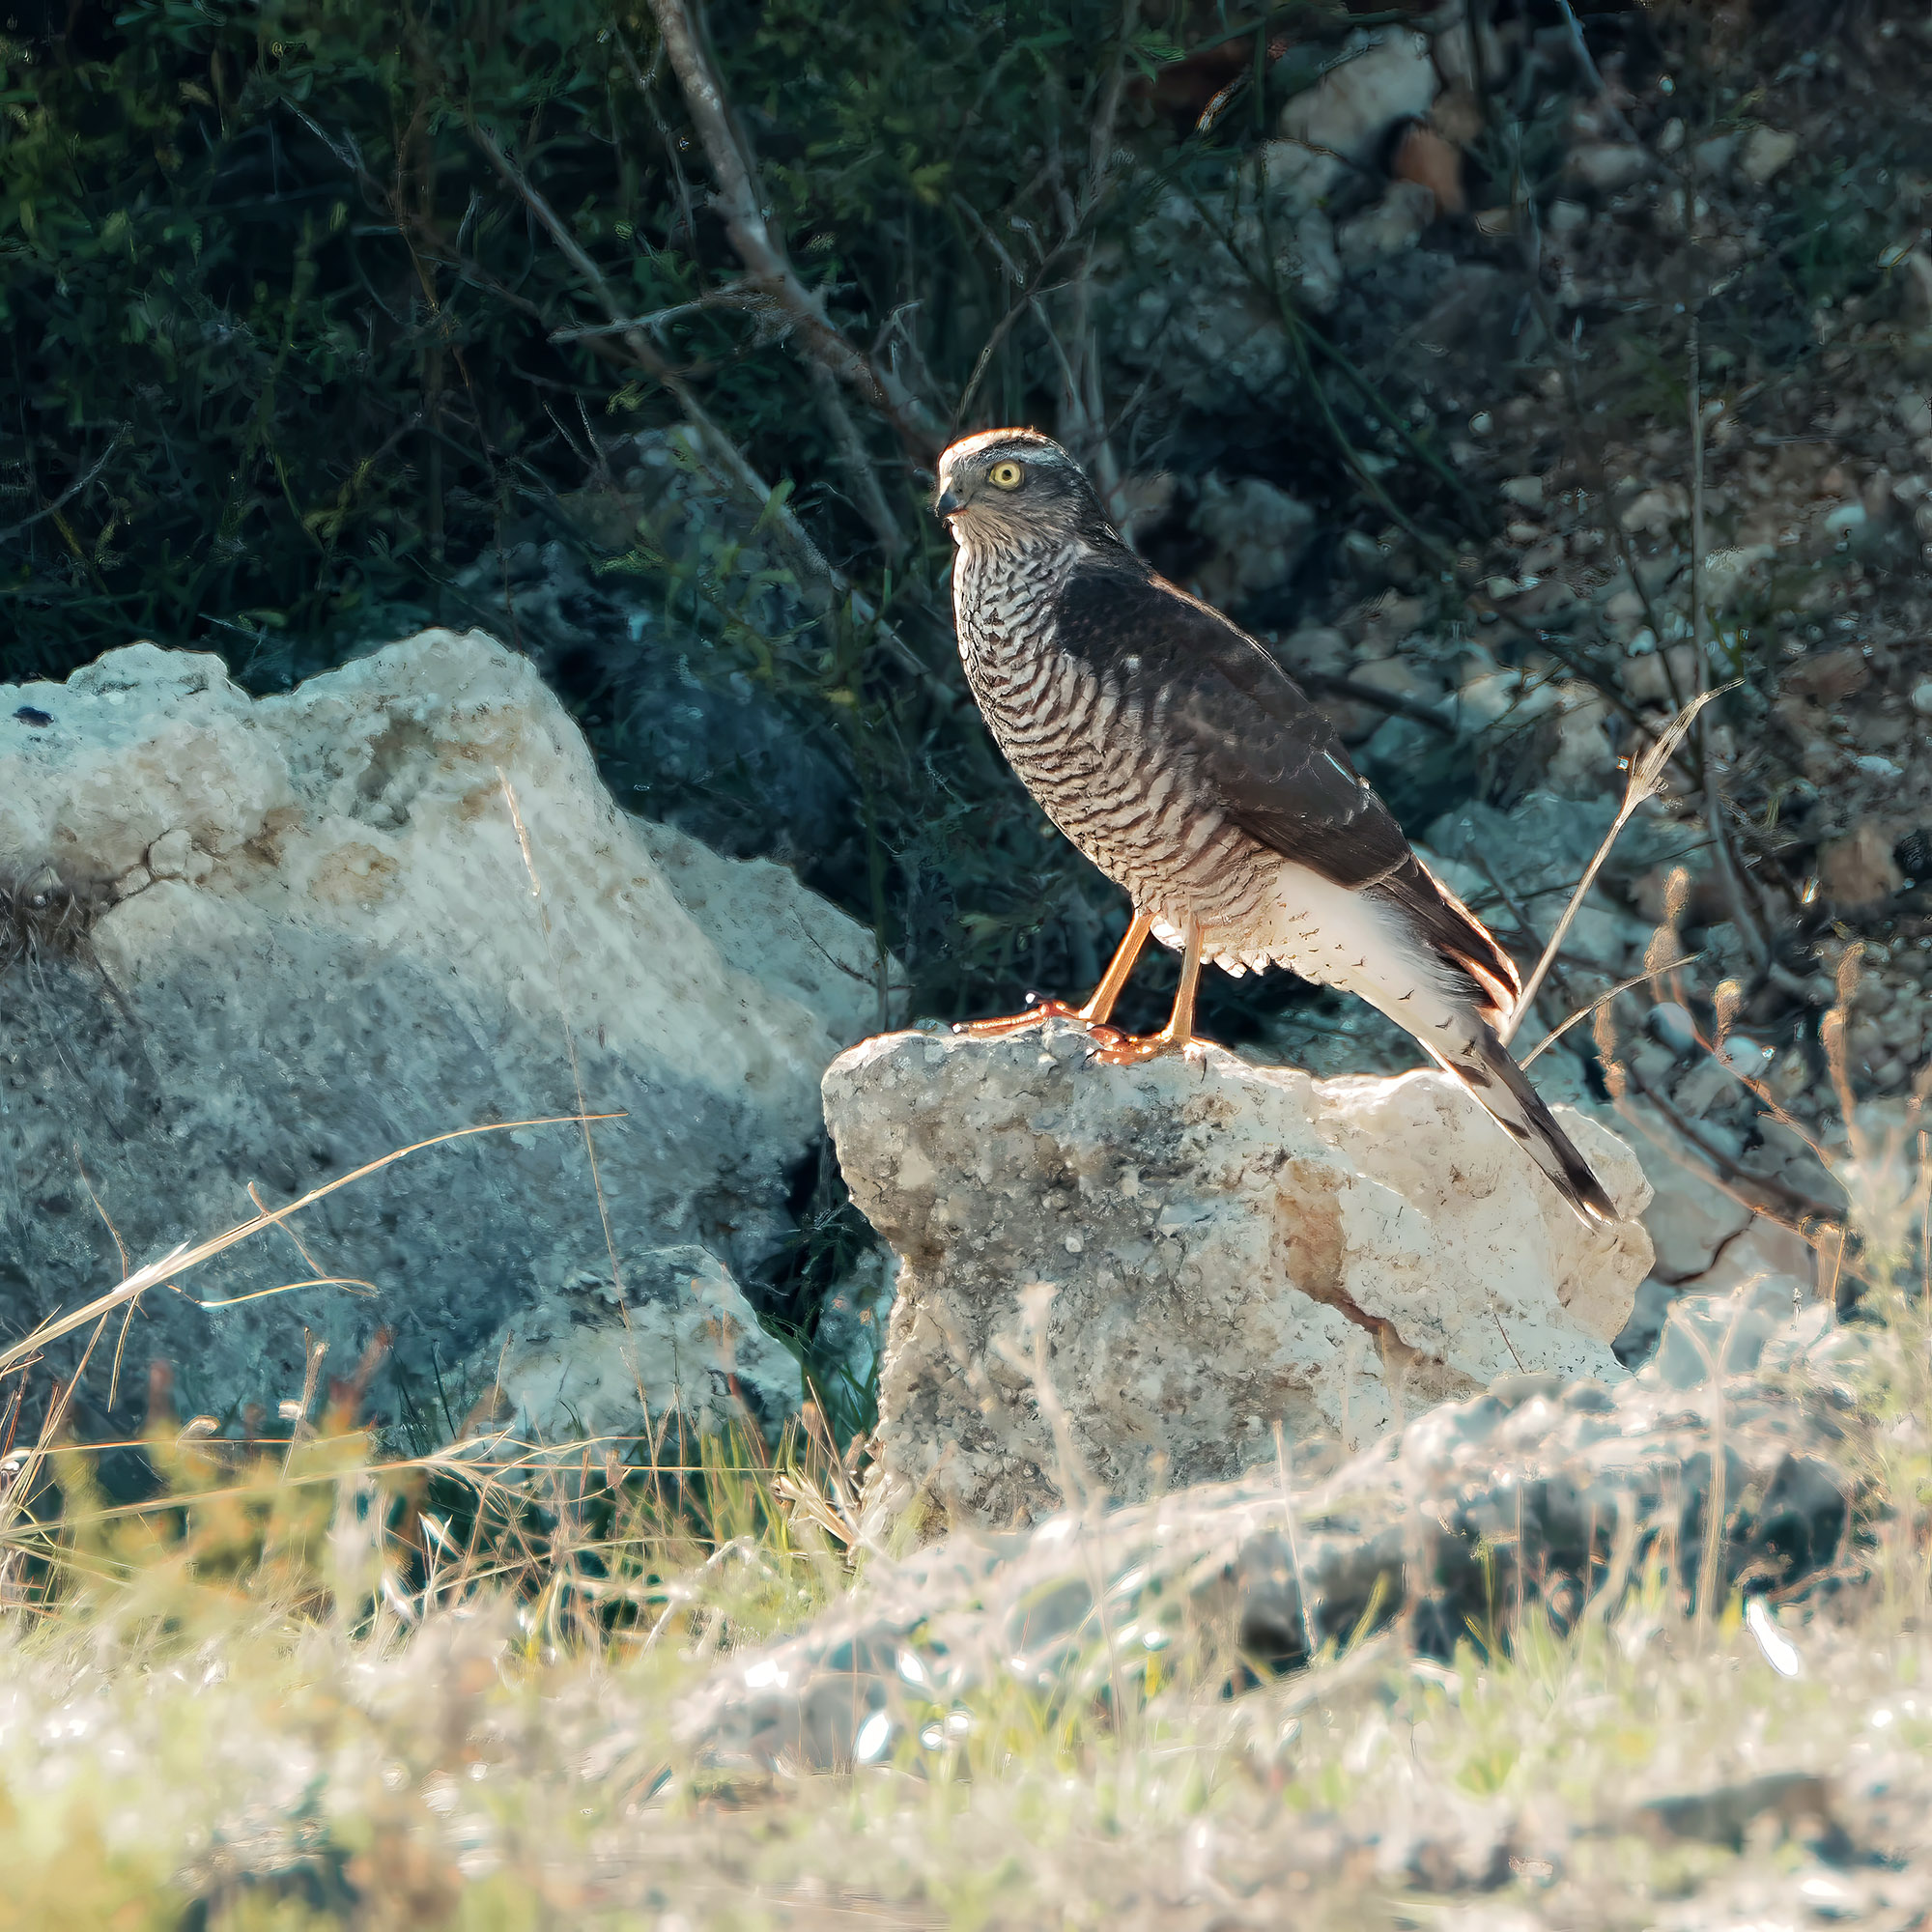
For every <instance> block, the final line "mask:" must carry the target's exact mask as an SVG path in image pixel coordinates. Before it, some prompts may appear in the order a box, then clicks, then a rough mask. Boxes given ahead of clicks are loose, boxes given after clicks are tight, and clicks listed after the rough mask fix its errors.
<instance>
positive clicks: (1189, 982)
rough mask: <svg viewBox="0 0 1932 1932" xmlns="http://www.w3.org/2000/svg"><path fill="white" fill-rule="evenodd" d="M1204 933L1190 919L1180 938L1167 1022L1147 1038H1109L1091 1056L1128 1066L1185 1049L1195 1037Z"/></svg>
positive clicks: (1181, 1051)
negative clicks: (1176, 982) (1177, 978)
mask: <svg viewBox="0 0 1932 1932" xmlns="http://www.w3.org/2000/svg"><path fill="white" fill-rule="evenodd" d="M1203 937H1204V935H1203V933H1202V930H1201V923H1200V921H1198V920H1189V921H1188V923H1187V932H1186V936H1185V937H1184V938H1183V940H1182V942H1181V953H1180V984H1179V986H1178V987H1177V988H1176V989H1175V994H1174V1011H1173V1012H1172V1013H1170V1014H1169V1015H1168V1021H1167V1024H1166V1025H1165V1026H1164V1027H1162V1028H1161V1030H1160V1031H1159V1032H1158V1033H1157V1034H1154V1035H1152V1036H1151V1037H1149V1038H1145V1039H1133V1038H1116V1039H1114V1040H1111V1041H1109V1042H1108V1043H1107V1044H1106V1045H1105V1046H1103V1047H1101V1049H1100V1050H1099V1052H1098V1053H1096V1054H1095V1055H1094V1058H1095V1059H1096V1060H1103V1061H1105V1062H1106V1063H1107V1065H1110V1066H1131V1065H1135V1063H1137V1062H1139V1061H1143V1060H1152V1059H1155V1058H1156V1057H1157V1056H1158V1055H1160V1054H1163V1053H1184V1052H1185V1051H1186V1050H1187V1043H1188V1041H1189V1040H1191V1039H1192V1038H1193V1037H1194V996H1195V994H1196V993H1197V992H1198V991H1199V989H1200V985H1201V946H1202V940H1203Z"/></svg>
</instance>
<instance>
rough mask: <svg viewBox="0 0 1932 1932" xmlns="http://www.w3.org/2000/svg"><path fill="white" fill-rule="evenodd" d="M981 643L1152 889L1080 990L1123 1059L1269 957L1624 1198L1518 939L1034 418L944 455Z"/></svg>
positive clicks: (1023, 764) (1082, 814) (1601, 1202)
mask: <svg viewBox="0 0 1932 1932" xmlns="http://www.w3.org/2000/svg"><path fill="white" fill-rule="evenodd" d="M933 507H934V509H935V510H936V511H937V512H938V514H939V515H940V516H942V517H943V518H944V519H945V520H946V522H947V524H948V526H950V527H951V529H952V538H953V542H954V543H955V544H956V545H957V547H958V554H957V555H956V557H955V558H954V561H953V571H952V605H953V614H954V618H955V621H956V624H957V628H958V634H959V654H960V657H961V658H962V659H963V660H964V662H965V666H966V675H967V678H968V680H969V682H970V683H971V685H972V687H973V695H974V696H975V697H977V698H978V699H979V702H980V710H981V711H982V712H983V713H984V714H985V717H986V722H987V724H988V725H990V726H991V727H992V731H993V735H994V737H995V738H996V739H997V740H998V741H999V744H1000V748H1001V750H1002V751H1004V752H1005V753H1006V755H1007V757H1008V759H1009V761H1010V762H1011V764H1012V767H1013V769H1014V770H1015V771H1016V772H1017V773H1018V774H1019V776H1020V778H1021V780H1022V781H1024V782H1025V784H1026V786H1027V789H1028V790H1029V791H1031V792H1032V793H1033V795H1034V797H1035V798H1036V799H1037V800H1038V801H1039V803H1040V805H1041V806H1042V807H1043V808H1044V810H1045V811H1046V813H1047V815H1048V816H1049V817H1050V818H1051V819H1052V820H1053V822H1054V823H1055V824H1056V825H1058V826H1059V827H1060V829H1061V830H1062V831H1063V832H1065V834H1066V836H1067V837H1068V838H1071V839H1072V840H1073V842H1074V843H1075V844H1076V845H1077V846H1079V847H1080V849H1081V850H1082V851H1083V852H1085V853H1086V855H1087V856H1088V857H1089V858H1090V859H1091V860H1093V862H1094V865H1096V866H1097V867H1099V868H1100V869H1101V871H1103V872H1105V873H1106V874H1107V876H1108V877H1109V878H1110V879H1112V880H1114V881H1115V882H1116V883H1117V884H1118V885H1120V886H1122V887H1123V888H1124V889H1125V890H1126V892H1127V894H1128V895H1129V896H1130V897H1131V899H1132V901H1133V921H1132V923H1131V924H1130V925H1129V926H1128V928H1127V935H1126V938H1125V939H1124V940H1123V941H1122V945H1121V948H1120V951H1119V952H1117V953H1116V954H1115V956H1114V959H1113V963H1112V964H1111V965H1110V966H1109V967H1108V968H1107V971H1106V974H1105V976H1104V977H1103V978H1102V980H1101V981H1100V984H1099V986H1098V988H1097V989H1096V990H1095V991H1094V996H1093V998H1092V999H1090V1000H1089V1001H1088V1002H1087V1004H1086V1005H1085V1006H1084V1007H1081V1008H1079V1009H1070V1008H1067V1007H1065V1006H1063V1005H1061V1004H1060V1003H1059V1002H1057V1001H1050V1002H1047V1003H1045V1004H1043V1005H1041V1006H1037V1007H1035V1008H1033V1009H1031V1010H1029V1011H1028V1012H1026V1013H1024V1014H1015V1015H1014V1016H1012V1018H1010V1019H1007V1020H992V1021H982V1022H980V1023H979V1026H980V1030H981V1031H986V1032H999V1031H1003V1030H1008V1029H1010V1028H1012V1027H1016V1026H1024V1025H1028V1024H1031V1023H1033V1022H1035V1021H1037V1020H1039V1019H1042V1018H1045V1017H1048V1016H1051V1015H1054V1014H1065V1015H1067V1016H1069V1017H1072V1018H1074V1019H1078V1020H1080V1021H1082V1022H1084V1023H1085V1024H1087V1025H1088V1026H1090V1027H1092V1028H1094V1029H1095V1030H1096V1031H1097V1032H1099V1033H1100V1035H1101V1039H1102V1044H1101V1047H1100V1051H1101V1053H1102V1055H1103V1057H1105V1058H1107V1059H1110V1060H1115V1061H1128V1060H1135V1059H1141V1058H1145V1057H1147V1056H1150V1055H1151V1054H1155V1053H1162V1052H1170V1051H1175V1050H1178V1049H1180V1048H1183V1047H1184V1046H1185V1045H1186V1044H1187V1042H1188V1040H1189V1039H1190V1038H1191V1037H1192V1029H1193V1013H1194V996H1195V988H1196V986H1197V983H1198V981H1199V979H1200V972H1201V965H1202V962H1203V961H1204V960H1208V961H1211V962H1213V963H1214V964H1215V965H1218V966H1220V967H1223V968H1224V969H1225V970H1227V971H1228V972H1230V973H1236V974H1238V973H1243V972H1247V971H1249V970H1251V969H1252V970H1256V971H1259V970H1260V969H1262V968H1264V967H1265V966H1268V965H1274V964H1278V965H1283V966H1288V967H1291V968H1293V971H1295V972H1296V973H1298V974H1300V975H1301V976H1302V977H1303V978H1304V979H1307V980H1316V981H1318V982H1320V983H1321V984H1323V985H1328V986H1335V987H1339V988H1340V989H1342V990H1343V991H1346V992H1350V993H1353V994H1355V995H1356V996H1357V997H1358V998H1360V999H1363V1000H1366V1001H1367V1002H1368V1003H1369V1005H1370V1006H1372V1007H1374V1008H1376V1009H1378V1011H1380V1012H1383V1013H1386V1014H1387V1015H1388V1016H1389V1018H1390V1019H1392V1020H1394V1021H1395V1022H1396V1023H1397V1024H1398V1025H1400V1026H1402V1027H1405V1028H1406V1029H1407V1031H1408V1032H1409V1033H1411V1034H1412V1035H1414V1037H1416V1039H1418V1040H1419V1041H1420V1042H1421V1043H1422V1045H1423V1047H1424V1048H1425V1049H1426V1050H1427V1051H1428V1053H1429V1054H1430V1056H1431V1057H1432V1058H1433V1059H1434V1060H1435V1061H1436V1063H1437V1064H1438V1065H1441V1066H1442V1067H1444V1068H1445V1069H1446V1070H1447V1071H1448V1072H1450V1073H1452V1074H1454V1075H1455V1076H1456V1078H1458V1079H1459V1080H1461V1081H1462V1082H1463V1085H1464V1086H1465V1087H1466V1088H1467V1089H1468V1090H1469V1092H1470V1093H1471V1094H1474V1096H1475V1097H1476V1099H1477V1100H1478V1101H1479V1102H1480V1103H1481V1104H1482V1105H1483V1106H1484V1107H1485V1108H1486V1109H1487V1110H1488V1111H1489V1112H1490V1114H1492V1116H1493V1117H1494V1118H1495V1120H1496V1121H1497V1122H1500V1123H1501V1125H1502V1126H1503V1127H1504V1128H1505V1129H1507V1131H1508V1132H1509V1133H1510V1134H1511V1135H1512V1136H1514V1138H1515V1139H1516V1140H1517V1141H1518V1142H1519V1143H1520V1145H1521V1146H1522V1147H1523V1148H1524V1149H1525V1150H1526V1151H1528V1153H1529V1156H1530V1158H1531V1159H1532V1160H1534V1161H1535V1163H1536V1164H1537V1166H1538V1167H1540V1168H1541V1169H1542V1170H1543V1172H1544V1173H1545V1174H1547V1175H1548V1177H1549V1179H1551V1180H1552V1181H1553V1182H1554V1183H1555V1185H1556V1187H1557V1189H1558V1190H1559V1191H1560V1192H1561V1193H1562V1194H1563V1196H1564V1198H1565V1199H1566V1200H1568V1201H1569V1202H1570V1203H1571V1204H1572V1205H1573V1206H1574V1207H1575V1208H1577V1211H1578V1212H1579V1213H1581V1214H1582V1215H1584V1216H1585V1217H1586V1218H1587V1219H1591V1220H1610V1219H1614V1218H1615V1213H1616V1210H1615V1208H1613V1206H1612V1205H1611V1203H1610V1200H1609V1197H1608V1196H1607V1195H1606V1194H1605V1192H1604V1189H1603V1186H1602V1184H1601V1183H1600V1182H1599V1181H1598V1179H1597V1178H1596V1176H1595V1175H1594V1174H1592V1173H1591V1171H1590V1168H1589V1166H1588V1165H1587V1163H1586V1162H1585V1161H1584V1159H1583V1157H1582V1155H1581V1154H1579V1153H1578V1152H1577V1150H1576V1148H1575V1147H1573V1146H1572V1145H1571V1143H1570V1141H1569V1140H1568V1139H1567V1138H1566V1136H1565V1135H1564V1133H1563V1130H1562V1129H1561V1128H1560V1127H1559V1126H1558V1125H1557V1124H1556V1122H1555V1121H1554V1120H1552V1119H1551V1118H1550V1114H1549V1110H1548V1107H1546V1106H1545V1105H1544V1103H1543V1101H1542V1100H1541V1099H1540V1098H1539V1097H1538V1095H1537V1094H1536V1092H1535V1090H1534V1089H1533V1088H1532V1087H1531V1086H1530V1084H1529V1081H1528V1079H1527V1077H1526V1076H1525V1075H1524V1073H1523V1071H1522V1069H1521V1068H1520V1066H1519V1065H1517V1064H1516V1061H1515V1060H1514V1059H1513V1058H1512V1057H1511V1055H1510V1051H1509V1049H1508V1047H1507V1046H1505V1045H1504V1044H1503V1041H1502V1039H1501V1037H1500V1036H1499V1035H1498V1033H1497V1031H1496V1029H1497V1027H1498V1025H1499V1024H1500V1023H1501V1022H1502V1021H1503V1020H1504V1018H1505V1017H1506V1015H1507V1014H1508V1012H1509V1010H1510V1008H1511V1006H1512V1005H1513V1003H1514V1002H1515V1001H1516V999H1517V998H1518V996H1519V994H1520V990H1521V980H1520V978H1519V976H1518V973H1517V969H1516V965H1515V962H1514V961H1513V960H1512V959H1511V958H1510V956H1509V954H1508V953H1507V952H1504V951H1503V949H1502V948H1501V947H1500V946H1499V945H1498V944H1497V943H1496V941H1495V939H1494V938H1493V937H1492V935H1491V933H1490V932H1489V930H1488V928H1487V927H1485V926H1484V924H1483V923H1482V922H1481V921H1480V920H1479V919H1477V918H1476V916H1475V915H1474V914H1473V913H1471V912H1470V911H1469V909H1468V908H1467V907H1466V906H1465V905H1463V903H1462V901H1461V900H1459V899H1458V898H1457V897H1456V896H1455V895H1454V894H1452V893H1450V892H1448V891H1447V890H1445V889H1444V888H1443V886H1442V885H1441V884H1440V883H1439V882H1438V881H1437V880H1436V879H1435V877H1433V876H1432V875H1431V873H1430V872H1429V871H1428V869H1427V868H1426V867H1424V866H1423V864H1422V863H1421V861H1420V860H1418V859H1417V858H1416V856H1415V854H1414V853H1413V852H1412V851H1411V850H1410V849H1409V845H1408V840H1407V839H1406V838H1404V836H1403V833H1402V829H1401V827H1400V826H1399V825H1397V823H1396V821H1395V818H1394V816H1393V815H1392V814H1391V813H1390V811H1389V810H1388V808H1387V807H1386V806H1385V805H1383V804H1382V802H1381V800H1380V799H1379V798H1378V797H1377V796H1376V794H1375V792H1374V791H1373V790H1372V789H1371V788H1370V786H1369V784H1368V782H1367V781H1365V780H1364V779H1362V778H1360V777H1359V776H1358V775H1357V774H1356V771H1355V769H1354V767H1353V765H1352V764H1350V761H1349V754H1348V753H1347V752H1346V751H1345V750H1344V749H1343V747H1342V744H1341V741H1340V740H1339V739H1338V738H1337V737H1336V735H1335V733H1334V731H1333V729H1332V728H1331V727H1330V725H1329V724H1328V722H1327V720H1326V719H1325V718H1324V717H1323V716H1322V715H1321V712H1320V711H1319V710H1317V709H1316V708H1315V706H1314V705H1313V704H1311V703H1310V702H1309V700H1308V698H1307V697H1306V696H1304V695H1303V693H1302V692H1301V690H1300V688H1299V687H1298V686H1297V685H1295V683H1294V682H1293V680H1292V679H1291V678H1290V677H1289V676H1288V674H1287V673H1286V672H1285V671H1284V670H1283V669H1282V668H1281V667H1280V666H1279V665H1277V664H1276V663H1275V661H1274V659H1273V658H1272V657H1270V656H1269V655H1268V653H1267V652H1266V651H1265V650H1264V649H1263V648H1262V646H1261V645H1260V644H1258V643H1256V642H1255V640H1254V639H1252V638H1250V637H1249V636H1248V635H1247V634H1246V633H1245V632H1243V631H1241V630H1239V629H1238V628H1237V627H1236V625H1234V624H1232V623H1231V622H1230V621H1229V620H1228V619H1227V618H1226V617H1224V616H1222V615H1221V614H1220V613H1219V612H1218V611H1213V610H1211V609H1209V608H1208V606H1207V605H1206V604H1203V603H1201V602H1200V601H1199V600H1198V599H1196V598H1193V597H1190V596H1188V595H1187V594H1186V592H1185V591H1183V590H1180V589H1179V588H1178V587H1177V586H1176V585H1174V584H1172V583H1169V582H1166V580H1165V579H1163V578H1161V577H1159V576H1157V575H1155V573H1154V572H1153V571H1152V570H1151V569H1150V568H1149V567H1148V565H1147V564H1145V563H1144V562H1143V561H1142V560H1141V559H1140V558H1139V557H1138V556H1137V555H1135V554H1134V553H1133V552H1132V551H1131V550H1129V549H1128V548H1127V546H1126V544H1125V543H1124V542H1122V539H1121V536H1120V534H1119V532H1118V531H1116V530H1115V529H1114V527H1113V526H1112V525H1111V524H1109V522H1108V521H1107V516H1106V512H1105V511H1104V509H1103V508H1102V506H1101V503H1100V499H1099V497H1097V496H1096V495H1095V494H1094V489H1093V487H1092V485H1091V484H1090V483H1089V482H1088V480H1087V478H1086V476H1085V475H1084V474H1083V473H1082V471H1081V469H1080V466H1079V465H1078V464H1077V463H1075V462H1074V461H1073V459H1072V458H1071V457H1070V456H1068V455H1067V453H1066V452H1065V450H1064V449H1062V448H1061V447H1060V445H1059V444H1058V443H1056V442H1053V441H1051V440H1048V439H1047V438H1046V437H1043V436H1039V435H1037V434H1036V433H1034V432H1033V431H1031V430H1018V429H996V430H987V431H985V432H984V433H983V434H981V435H979V436H970V437H967V438H965V439H964V440H961V441H958V442H955V443H954V444H953V445H952V447H951V448H950V449H948V450H947V451H946V453H945V454H944V455H943V456H942V457H941V458H940V462H939V489H938V494H937V496H936V497H935V499H934V505H933ZM1150 935H1151V936H1152V937H1154V938H1155V939H1157V940H1159V941H1160V942H1161V943H1162V944H1164V945H1167V946H1171V947H1177V948H1179V951H1180V953H1181V968H1180V989H1179V993H1178V994H1177V996H1176V998H1175V1004H1174V1012H1173V1016H1172V1017H1171V1018H1170V1019H1169V1021H1168V1023H1167V1025H1166V1027H1165V1028H1164V1029H1163V1030H1162V1031H1161V1032H1160V1033H1158V1034H1156V1035H1153V1036H1151V1037H1148V1038H1145V1039H1131V1038H1127V1037H1122V1035H1120V1034H1118V1033H1115V1032H1114V1031H1113V1030H1112V1029H1111V1028H1108V1027H1107V1026H1106V1022H1107V1020H1108V1018H1109V1016H1110V1015H1111V1013H1112V1011H1113V1008H1114V1003H1115V1001H1116V999H1117V998H1118V997H1119V995H1120V992H1121V988H1122V986H1123V985H1124V984H1125V983H1126V980H1127V977H1128V975H1129V974H1130V973H1131V972H1132V971H1133V967H1134V962H1135V961H1136V960H1137V959H1138V958H1139V956H1140V953H1141V950H1142V948H1143V947H1144V946H1145V945H1146V944H1147V941H1148V938H1149V936H1150Z"/></svg>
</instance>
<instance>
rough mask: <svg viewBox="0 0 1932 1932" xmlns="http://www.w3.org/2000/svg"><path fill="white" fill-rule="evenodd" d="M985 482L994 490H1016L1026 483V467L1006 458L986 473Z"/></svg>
mask: <svg viewBox="0 0 1932 1932" xmlns="http://www.w3.org/2000/svg"><path fill="white" fill-rule="evenodd" d="M986 481H987V482H988V483H990V484H991V485H992V486H993V488H994V489H995V490H1017V489H1018V488H1019V487H1020V485H1021V484H1022V483H1024V482H1025V481H1026V465H1025V464H1024V463H1015V462H1014V461H1013V460H1012V458H1011V457H1010V456H1009V457H1006V458H1004V459H1003V460H1002V461H1000V462H998V463H996V464H994V465H993V467H992V469H989V470H987V471H986Z"/></svg>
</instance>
